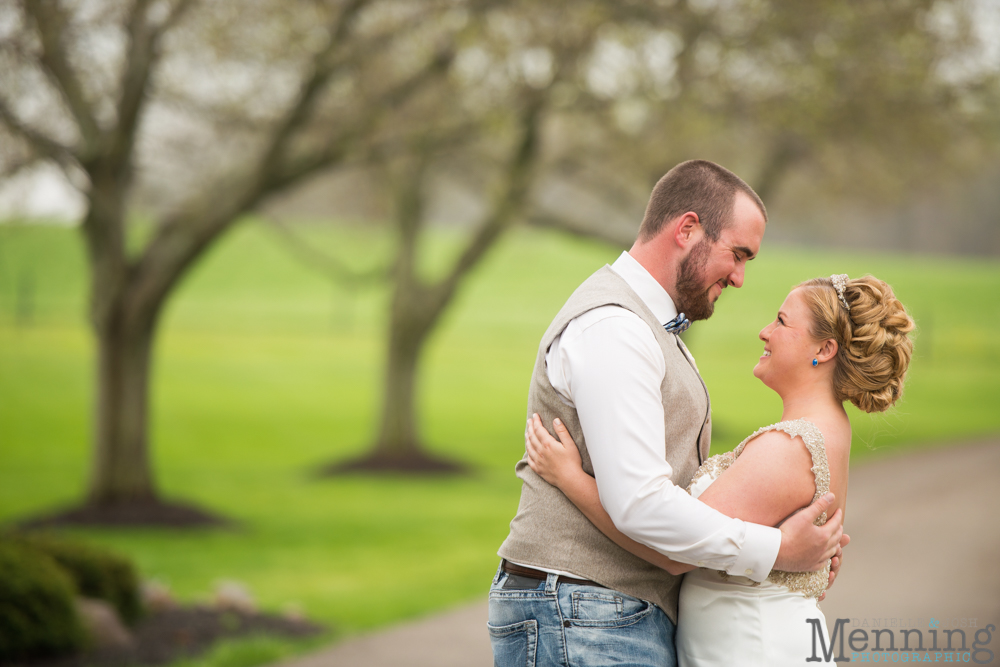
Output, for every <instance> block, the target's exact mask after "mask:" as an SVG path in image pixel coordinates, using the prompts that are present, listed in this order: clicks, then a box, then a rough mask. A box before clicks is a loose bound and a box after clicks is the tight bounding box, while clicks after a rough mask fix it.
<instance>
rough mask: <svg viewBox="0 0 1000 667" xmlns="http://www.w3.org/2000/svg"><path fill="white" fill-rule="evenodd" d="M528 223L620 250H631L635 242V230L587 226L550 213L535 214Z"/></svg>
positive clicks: (529, 218) (528, 219)
mask: <svg viewBox="0 0 1000 667" xmlns="http://www.w3.org/2000/svg"><path fill="white" fill-rule="evenodd" d="M527 223H528V224H529V225H531V226H533V227H539V228H541V229H557V230H559V231H561V232H567V233H569V234H573V235H575V236H579V237H581V238H588V239H595V240H597V241H603V242H605V243H608V244H610V245H613V246H617V247H620V248H630V247H632V243H633V242H635V234H636V232H635V231H634V230H627V229H625V228H624V227H621V228H610V227H598V226H594V225H587V224H584V223H581V222H577V221H574V220H569V219H567V218H563V217H560V216H557V215H553V214H550V213H535V214H532V215H529V216H528V218H527Z"/></svg>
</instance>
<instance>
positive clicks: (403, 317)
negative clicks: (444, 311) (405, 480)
mask: <svg viewBox="0 0 1000 667" xmlns="http://www.w3.org/2000/svg"><path fill="white" fill-rule="evenodd" d="M414 291H415V290H413V289H408V286H406V285H397V287H396V296H395V298H394V299H393V307H392V315H391V319H390V322H389V336H388V345H387V348H388V349H387V350H386V352H387V354H386V369H385V375H384V382H385V384H384V387H383V390H382V396H383V399H382V416H381V420H380V422H379V424H380V428H379V434H378V437H377V439H376V440H375V447H374V451H373V454H374V456H376V457H381V458H407V457H410V456H412V455H414V454H417V453H418V452H420V450H421V446H420V443H419V441H418V436H417V419H416V402H415V395H416V394H415V389H416V386H415V385H416V377H417V364H418V363H419V361H420V353H421V352H422V350H423V347H424V343H425V341H426V339H427V335H428V333H429V332H430V330H431V329H432V327H433V324H434V322H436V321H437V315H436V314H433V313H427V312H424V313H418V312H415V310H416V309H415V307H414V306H415V305H416V303H419V302H420V301H421V300H420V299H417V298H414V297H415V296H416V295H415V294H413V292H414ZM415 302H416V303H415Z"/></svg>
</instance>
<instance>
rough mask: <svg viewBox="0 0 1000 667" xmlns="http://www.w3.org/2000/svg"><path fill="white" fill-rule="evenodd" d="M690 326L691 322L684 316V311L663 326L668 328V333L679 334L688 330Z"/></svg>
mask: <svg viewBox="0 0 1000 667" xmlns="http://www.w3.org/2000/svg"><path fill="white" fill-rule="evenodd" d="M689 326H691V322H690V321H688V319H687V318H686V317H684V313H680V314H679V315H678V316H677V317H675V318H674V319H672V320H670V321H669V322H667V323H666V324H664V325H663V328H664V329H666V331H667V333H672V334H678V335H679V334H682V333H684V332H685V331H687V330H688V327H689Z"/></svg>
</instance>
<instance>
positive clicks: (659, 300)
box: [611, 251, 677, 324]
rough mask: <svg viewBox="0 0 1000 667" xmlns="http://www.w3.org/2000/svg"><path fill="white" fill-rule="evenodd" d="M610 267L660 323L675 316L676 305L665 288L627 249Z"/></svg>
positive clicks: (664, 322)
mask: <svg viewBox="0 0 1000 667" xmlns="http://www.w3.org/2000/svg"><path fill="white" fill-rule="evenodd" d="M611 268H612V269H613V270H614V272H615V273H617V274H618V275H619V276H621V277H622V279H623V280H624V281H625V282H626V283H627V284H628V286H629V287H631V288H632V289H633V290H634V291H635V293H636V294H638V295H639V298H640V299H641V300H642V302H643V303H644V304H646V307H648V308H649V310H650V311H652V313H653V315H655V316H656V319H658V320H659V321H660V324H666V323H667V322H669V321H670V320H672V319H674V318H675V317H677V307H676V306H675V305H674V300H673V299H671V298H670V295H669V294H667V290H665V289H663V285H661V284H660V283H658V282H657V281H656V278H654V277H653V276H651V275H649V271H647V270H646V269H645V267H643V265H642V264H640V263H639V262H638V261H637V260H636V259H635V257H633V256H632V255H630V254H628V252H627V251H626V252H622V254H621V256H620V257H619V258H618V259H616V260H615V263H614V264H612V265H611Z"/></svg>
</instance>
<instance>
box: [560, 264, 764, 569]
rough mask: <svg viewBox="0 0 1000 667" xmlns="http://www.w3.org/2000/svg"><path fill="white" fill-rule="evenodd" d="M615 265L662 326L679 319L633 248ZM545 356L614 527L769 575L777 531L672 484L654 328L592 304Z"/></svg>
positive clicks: (654, 544) (688, 558)
mask: <svg viewBox="0 0 1000 667" xmlns="http://www.w3.org/2000/svg"><path fill="white" fill-rule="evenodd" d="M611 268H612V269H614V271H615V273H617V274H618V275H620V276H621V277H622V278H623V279H624V280H625V282H626V283H628V285H629V287H631V288H632V289H633V290H635V292H636V294H638V295H639V298H641V299H642V301H643V303H645V304H646V305H647V306H648V307H649V309H650V311H652V313H653V314H654V315H655V316H656V317H657V319H658V320H659V321H660V322H661V323H663V324H665V323H667V322H669V321H670V320H671V319H673V318H674V317H676V315H677V311H676V309H675V307H674V302H673V300H672V299H671V298H670V295H669V294H667V292H666V290H664V289H663V287H662V286H661V285H660V284H659V283H658V282H657V281H656V279H655V278H653V277H652V276H651V275H650V274H649V273H648V272H647V271H646V269H644V268H643V267H642V265H641V264H639V262H637V261H636V260H635V259H634V258H633V257H632V256H631V255H629V254H628V253H627V252H623V253H622V255H621V257H619V258H618V259H617V260H616V261H615V263H614V264H613V265H612V267H611ZM685 352H687V351H686V349H685ZM688 354H690V353H688ZM692 361H693V359H692ZM545 363H546V370H547V375H548V379H549V382H550V383H551V384H552V387H553V388H554V389H555V390H556V391H557V392H558V393H559V395H560V397H561V398H562V399H563V400H564V401H565V402H566V404H567V405H570V406H572V407H574V408H575V409H576V412H577V415H578V416H579V418H580V426H581V427H582V429H583V433H584V437H585V438H586V441H587V451H588V452H590V458H591V461H592V463H593V466H594V475H595V478H596V479H597V489H598V492H599V493H600V497H601V504H602V505H603V506H604V509H605V510H606V511H607V513H608V514H609V515H610V516H611V520H612V521H613V522H614V524H615V526H617V527H618V530H620V531H621V532H623V533H625V534H626V535H628V536H629V537H631V538H632V539H634V540H635V541H637V542H641V543H642V544H645V545H647V546H649V547H651V548H653V549H655V550H657V551H659V552H661V553H663V554H666V555H667V556H669V557H670V558H672V559H674V560H677V561H680V562H682V563H689V564H692V565H698V566H700V567H708V568H712V569H716V570H722V571H724V572H728V573H729V574H732V575H739V576H744V577H749V578H751V579H753V580H754V581H763V580H764V579H766V578H767V575H768V573H769V572H770V571H771V568H772V567H773V566H774V561H775V559H776V558H777V556H778V549H779V547H780V546H781V531H779V530H778V529H776V528H770V527H766V526H761V525H758V524H753V523H747V522H744V521H740V520H739V519H732V518H730V517H727V516H725V515H724V514H722V513H721V512H718V511H717V510H714V509H712V508H711V507H709V506H708V505H705V504H704V503H702V502H699V501H697V500H695V499H694V498H692V497H691V496H690V495H688V494H687V492H685V491H684V489H682V488H680V487H678V486H676V485H675V484H674V483H673V482H672V481H671V474H672V472H673V471H672V469H671V467H670V464H669V463H667V461H666V459H665V458H664V457H665V448H666V444H665V435H664V426H663V424H664V412H663V411H664V406H663V396H662V393H661V391H660V386H661V384H662V382H663V377H664V375H665V373H666V362H665V361H664V359H663V351H662V350H661V348H660V345H659V343H657V341H656V338H655V337H654V335H653V332H652V331H650V329H649V325H647V324H646V323H645V322H644V321H643V320H642V319H641V318H640V317H639V316H638V315H636V314H635V313H633V312H631V311H629V310H626V309H625V308H621V307H619V306H602V307H600V308H595V309H594V310H590V311H588V312H586V313H584V314H582V315H580V316H579V317H577V318H575V319H574V320H572V321H570V323H569V325H567V327H566V328H565V329H564V330H563V332H562V334H561V335H560V336H559V337H558V338H556V339H555V341H554V342H553V343H552V345H551V346H550V347H549V350H548V352H547V353H546V355H545ZM561 574H566V573H561Z"/></svg>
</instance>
